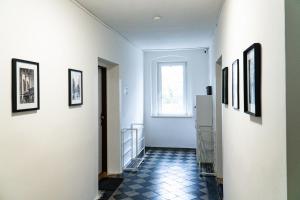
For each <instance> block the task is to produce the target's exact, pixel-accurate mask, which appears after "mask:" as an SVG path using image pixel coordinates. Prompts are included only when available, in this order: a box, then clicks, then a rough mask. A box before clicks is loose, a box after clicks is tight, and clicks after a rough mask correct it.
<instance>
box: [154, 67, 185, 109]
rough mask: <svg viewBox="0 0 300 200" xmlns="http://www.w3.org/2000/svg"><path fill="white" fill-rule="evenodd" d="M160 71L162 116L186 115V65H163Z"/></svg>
mask: <svg viewBox="0 0 300 200" xmlns="http://www.w3.org/2000/svg"><path fill="white" fill-rule="evenodd" d="M160 70H161V71H160V73H161V84H160V86H161V88H160V90H161V102H160V105H161V106H160V114H186V106H185V101H184V96H185V94H184V87H185V84H184V81H185V78H184V65H183V64H163V65H161V67H160Z"/></svg>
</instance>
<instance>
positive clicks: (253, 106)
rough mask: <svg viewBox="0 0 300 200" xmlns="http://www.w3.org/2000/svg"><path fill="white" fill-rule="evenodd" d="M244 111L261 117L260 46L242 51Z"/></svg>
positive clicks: (254, 45)
mask: <svg viewBox="0 0 300 200" xmlns="http://www.w3.org/2000/svg"><path fill="white" fill-rule="evenodd" d="M244 111H245V113H248V114H250V115H253V116H256V117H260V116H261V44H259V43H254V44H253V45H251V46H250V47H249V48H248V49H246V50H245V51H244Z"/></svg>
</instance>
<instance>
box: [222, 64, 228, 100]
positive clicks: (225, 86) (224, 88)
mask: <svg viewBox="0 0 300 200" xmlns="http://www.w3.org/2000/svg"><path fill="white" fill-rule="evenodd" d="M222 103H223V104H226V105H227V104H228V67H225V68H224V69H223V70H222Z"/></svg>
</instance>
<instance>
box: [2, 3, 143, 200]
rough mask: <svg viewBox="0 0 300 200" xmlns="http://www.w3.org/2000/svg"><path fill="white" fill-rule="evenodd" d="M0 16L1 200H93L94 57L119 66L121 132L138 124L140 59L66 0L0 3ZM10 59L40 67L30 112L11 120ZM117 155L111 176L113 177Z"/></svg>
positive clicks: (95, 171)
mask: <svg viewBox="0 0 300 200" xmlns="http://www.w3.org/2000/svg"><path fill="white" fill-rule="evenodd" d="M0 13H1V14H0V16H1V17H0V24H1V31H0V44H1V45H0V54H1V56H0V69H1V73H0V94H1V95H0V102H1V103H0V110H1V112H0V121H1V126H0V162H1V165H0V199H1V200H17V199H22V200H39V199H45V200H54V199H55V200H68V199H72V200H73V199H74V200H76V199H77V200H92V199H94V197H95V195H96V192H97V175H98V166H97V165H98V161H97V159H98V158H97V156H98V147H97V145H98V119H97V118H98V109H97V106H98V102H97V97H98V92H97V88H98V87H97V83H98V81H97V78H98V73H97V71H98V68H97V65H98V57H101V58H105V59H107V60H110V61H113V62H115V63H118V64H119V67H120V79H121V80H122V87H124V86H126V87H128V88H129V91H130V92H129V94H128V96H124V95H122V96H121V98H122V101H121V108H122V110H121V116H120V118H121V126H129V124H130V123H131V122H132V121H142V119H143V87H142V85H143V81H142V80H143V66H142V64H143V63H142V59H143V54H142V52H141V51H140V50H138V49H136V48H135V47H133V46H132V45H130V44H129V43H128V42H127V41H125V40H124V39H123V38H121V37H120V36H119V35H117V34H116V33H115V32H113V31H110V30H109V29H107V28H106V27H104V26H103V25H102V24H100V23H99V22H98V21H96V20H95V19H93V18H92V17H91V16H89V15H87V13H85V12H83V11H82V10H81V9H80V8H78V7H77V6H76V5H75V4H74V3H72V2H71V1H68V0H43V1H41V0H28V1H18V0H3V1H1V6H0ZM13 57H16V58H21V59H26V60H32V61H36V62H39V63H40V100H41V109H40V110H39V111H37V112H31V113H20V114H12V113H11V59H12V58H13ZM70 67H72V68H76V69H79V70H82V71H83V87H84V93H83V94H84V101H83V102H84V105H83V106H81V107H79V108H69V107H68V75H67V73H68V72H67V69H68V68H70ZM132 76H135V77H136V78H131V77H132ZM116 134H119V133H116ZM116 138H117V140H118V141H119V138H120V135H116ZM116 148H117V150H116V151H115V152H114V154H113V157H114V158H115V159H112V160H113V161H112V163H111V165H112V166H116V167H115V168H113V169H111V171H110V172H111V173H119V172H120V164H119V163H113V162H119V160H118V159H119V153H120V152H119V149H118V147H116Z"/></svg>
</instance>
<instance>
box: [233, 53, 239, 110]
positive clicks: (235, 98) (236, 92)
mask: <svg viewBox="0 0 300 200" xmlns="http://www.w3.org/2000/svg"><path fill="white" fill-rule="evenodd" d="M235 68H236V69H235ZM235 79H236V80H235ZM232 107H233V108H234V109H236V110H239V109H240V61H239V59H237V60H235V61H234V62H233V63H232Z"/></svg>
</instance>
